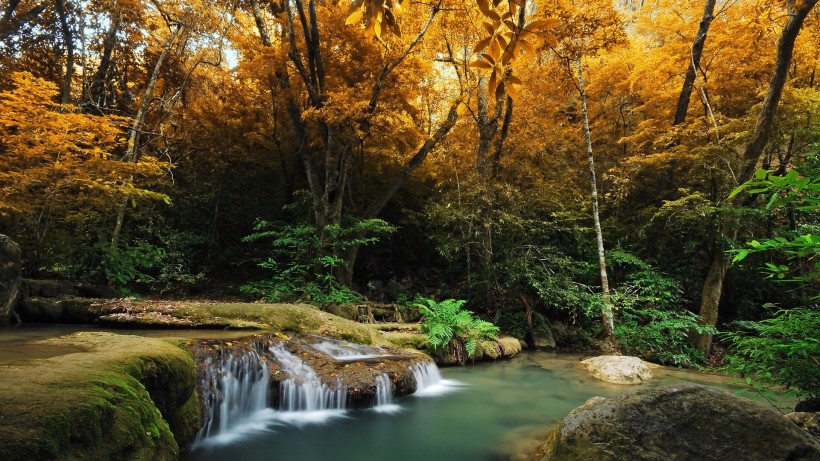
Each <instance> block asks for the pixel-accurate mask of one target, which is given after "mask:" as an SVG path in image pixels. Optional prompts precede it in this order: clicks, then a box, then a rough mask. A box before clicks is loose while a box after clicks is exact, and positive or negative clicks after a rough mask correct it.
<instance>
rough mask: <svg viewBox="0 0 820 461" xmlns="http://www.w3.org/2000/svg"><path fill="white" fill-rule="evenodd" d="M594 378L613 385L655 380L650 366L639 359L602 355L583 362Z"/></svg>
mask: <svg viewBox="0 0 820 461" xmlns="http://www.w3.org/2000/svg"><path fill="white" fill-rule="evenodd" d="M581 367H582V368H584V369H585V370H587V371H589V372H590V373H592V376H594V377H596V378H598V379H600V380H601V381H606V382H608V383H613V384H641V383H644V382H646V381H649V380H650V379H652V378H654V377H655V375H654V374H653V373H652V370H650V369H649V366H648V365H647V364H646V362H644V361H643V360H641V359H639V358H638V357H626V356H621V355H601V356H598V357H593V358H591V359H586V360H583V361H582V362H581Z"/></svg>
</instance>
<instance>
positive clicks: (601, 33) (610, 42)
mask: <svg viewBox="0 0 820 461" xmlns="http://www.w3.org/2000/svg"><path fill="white" fill-rule="evenodd" d="M565 8H566V10H565V13H564V16H563V17H562V23H563V24H565V26H567V28H566V29H565V30H564V33H565V34H566V38H565V39H564V41H563V42H562V47H561V49H559V50H557V51H556V52H557V53H558V54H559V55H560V56H561V57H562V58H563V59H564V60H566V62H567V64H566V65H567V67H568V68H570V67H575V71H576V72H577V73H576V75H577V78H578V80H577V82H574V83H575V84H576V85H577V90H578V97H579V99H580V103H581V116H582V120H583V133H584V141H585V145H586V154H587V162H588V167H589V180H590V190H591V194H590V197H591V202H592V220H593V229H594V231H595V241H596V244H597V253H598V266H599V268H600V275H601V292H602V299H601V301H602V306H601V327H602V336H603V337H605V338H607V339H610V338H612V335H613V331H614V328H615V327H614V320H613V314H612V300H611V295H610V290H609V276H608V275H607V270H606V252H605V250H604V236H603V232H602V231H601V218H600V213H599V206H598V181H597V179H596V175H595V159H594V155H593V149H592V134H591V131H590V123H589V109H588V107H587V92H586V84H585V81H584V72H583V65H582V63H581V60H582V59H583V58H584V57H585V56H588V55H594V54H595V53H597V52H598V51H599V50H604V49H608V48H612V47H614V46H616V45H617V44H619V43H620V42H622V41H623V40H624V38H625V35H624V32H623V28H622V27H623V26H622V23H621V20H620V18H619V16H618V14H617V12H616V11H615V10H614V8H613V7H612V5H611V4H604V3H600V4H599V3H595V2H585V3H584V4H583V5H582V6H578V7H576V6H575V5H574V4H573V2H570V3H568V4H567V5H565Z"/></svg>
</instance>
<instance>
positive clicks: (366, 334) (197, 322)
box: [100, 300, 377, 344]
mask: <svg viewBox="0 0 820 461" xmlns="http://www.w3.org/2000/svg"><path fill="white" fill-rule="evenodd" d="M100 320H101V322H102V323H105V324H108V325H115V326H141V327H169V328H179V327H185V328H219V329H244V330H273V331H282V332H285V331H292V332H294V333H303V334H318V335H323V336H329V337H332V338H337V339H344V340H347V341H352V342H356V343H360V344H375V342H376V341H377V338H376V337H375V335H374V333H375V330H374V329H373V328H371V327H369V326H367V325H363V324H360V323H357V322H353V321H350V320H346V319H343V318H341V317H338V316H336V315H333V314H330V313H328V312H323V311H321V310H319V309H318V308H317V307H315V306H311V305H309V304H256V303H254V304H248V303H211V302H190V301H180V302H164V301H163V302H159V301H135V300H116V301H112V302H109V303H107V314H105V315H103V316H101V317H100Z"/></svg>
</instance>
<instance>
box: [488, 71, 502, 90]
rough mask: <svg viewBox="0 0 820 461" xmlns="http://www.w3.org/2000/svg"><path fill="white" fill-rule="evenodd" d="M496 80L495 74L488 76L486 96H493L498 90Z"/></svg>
mask: <svg viewBox="0 0 820 461" xmlns="http://www.w3.org/2000/svg"><path fill="white" fill-rule="evenodd" d="M498 83H499V82H498V78H496V72H492V73H491V74H490V81H489V82H487V94H491V95H495V90H496V89H497V88H498Z"/></svg>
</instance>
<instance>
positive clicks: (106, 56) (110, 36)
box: [84, 18, 120, 115]
mask: <svg viewBox="0 0 820 461" xmlns="http://www.w3.org/2000/svg"><path fill="white" fill-rule="evenodd" d="M119 27H120V23H119V18H114V19H112V20H111V24H110V25H109V26H108V31H107V32H106V34H105V38H104V39H103V52H102V56H101V57H100V64H99V65H98V66H97V70H96V71H95V72H94V76H93V77H92V78H91V83H90V84H89V87H88V92H87V94H86V95H85V98H84V99H85V101H84V106H85V107H86V110H87V111H89V110H93V112H95V113H96V114H97V115H102V114H103V113H104V109H105V108H106V107H109V106H110V105H111V103H112V101H109V100H108V74H109V71H110V68H111V53H113V52H114V45H115V44H116V40H117V31H118V30H119Z"/></svg>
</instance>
